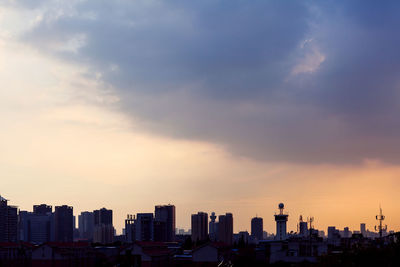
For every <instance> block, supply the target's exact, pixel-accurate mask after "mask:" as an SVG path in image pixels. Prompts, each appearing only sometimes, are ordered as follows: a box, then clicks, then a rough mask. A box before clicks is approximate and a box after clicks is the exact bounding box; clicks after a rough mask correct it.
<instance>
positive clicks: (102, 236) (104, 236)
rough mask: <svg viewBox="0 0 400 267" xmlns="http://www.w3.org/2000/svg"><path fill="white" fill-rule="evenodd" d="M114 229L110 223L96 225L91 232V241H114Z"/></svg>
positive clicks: (104, 242) (107, 242)
mask: <svg viewBox="0 0 400 267" xmlns="http://www.w3.org/2000/svg"><path fill="white" fill-rule="evenodd" d="M114 233H115V229H114V227H113V226H112V225H111V224H99V225H96V226H95V228H94V232H93V242H94V243H101V244H110V243H112V242H114Z"/></svg>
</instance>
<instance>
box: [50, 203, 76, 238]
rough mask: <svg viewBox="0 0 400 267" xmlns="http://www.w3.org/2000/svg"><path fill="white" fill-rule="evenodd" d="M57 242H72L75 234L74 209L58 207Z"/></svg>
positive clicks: (56, 211) (56, 212)
mask: <svg viewBox="0 0 400 267" xmlns="http://www.w3.org/2000/svg"><path fill="white" fill-rule="evenodd" d="M54 228H55V241H57V242H72V241H73V234H74V215H73V208H72V207H70V206H67V205H63V206H56V207H55V211H54Z"/></svg>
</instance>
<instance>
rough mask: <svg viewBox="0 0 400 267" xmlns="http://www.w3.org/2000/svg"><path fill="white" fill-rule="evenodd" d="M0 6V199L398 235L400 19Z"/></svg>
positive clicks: (388, 5)
mask: <svg viewBox="0 0 400 267" xmlns="http://www.w3.org/2000/svg"><path fill="white" fill-rule="evenodd" d="M357 2H359V1H338V2H335V3H336V5H335V8H333V7H332V6H330V5H329V4H328V3H330V1H328V2H324V3H321V2H319V1H304V2H300V1H293V2H283V1H207V0H206V1H199V2H192V1H178V0H176V1H175V0H174V1H158V0H154V1H98V0H71V1H51V0H48V1H46V0H41V1H17V0H15V1H7V0H3V1H0V81H1V89H0V114H1V115H0V123H1V131H0V151H1V152H0V170H1V175H2V178H1V180H0V193H1V195H2V196H6V197H7V198H8V199H10V202H11V203H12V204H13V205H17V206H19V207H20V208H21V209H25V210H26V209H28V210H30V209H31V207H32V205H33V204H40V203H49V204H50V203H51V204H53V205H58V204H68V205H71V206H74V213H75V214H78V213H80V212H81V211H84V210H93V209H95V208H99V207H103V206H104V207H107V208H111V209H113V210H114V216H115V219H114V221H115V226H116V229H117V232H121V229H122V227H123V220H124V218H125V216H126V214H129V213H136V212H143V211H153V209H154V205H157V204H167V203H173V204H174V205H175V206H176V210H177V227H180V228H185V229H187V228H189V227H190V217H189V214H191V213H195V212H197V211H200V210H203V211H207V212H209V213H211V212H212V211H215V212H216V213H225V212H232V213H233V214H234V229H235V231H238V230H246V229H247V230H249V228H250V218H251V217H253V216H255V215H256V214H257V215H258V216H262V217H263V218H264V228H265V230H266V231H267V232H273V231H274V225H275V222H274V220H273V214H274V212H275V211H276V206H277V203H279V202H285V205H286V211H287V212H288V213H289V216H290V217H289V222H288V228H289V230H293V231H295V230H296V223H297V219H298V217H299V215H301V214H302V215H303V216H314V217H315V224H316V226H317V227H320V228H321V229H322V228H324V229H326V227H327V226H328V225H336V226H338V227H339V228H343V227H345V226H349V227H350V228H354V229H356V228H357V227H359V223H360V222H365V223H366V224H367V228H369V229H371V230H372V228H373V226H374V225H375V224H376V221H375V215H376V214H377V213H378V211H379V205H382V207H383V208H384V210H385V214H386V217H387V220H386V223H387V224H388V226H389V228H390V229H393V230H397V231H398V230H400V223H399V221H400V215H399V214H400V212H399V207H398V203H400V195H399V193H398V192H399V189H400V179H399V175H400V165H399V163H400V157H399V155H400V154H399V151H400V138H399V136H400V120H399V115H398V114H400V105H399V103H400V101H399V99H400V88H399V85H400V79H399V77H400V76H399V70H400V53H399V52H398V47H400V35H399V34H398V29H399V26H400V17H399V16H398V14H399V9H400V3H398V2H394V1H387V2H383V3H379V4H378V3H375V2H372V1H371V2H370V1H365V2H362V3H363V4H358V5H356V3H357Z"/></svg>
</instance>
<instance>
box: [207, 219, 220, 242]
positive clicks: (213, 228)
mask: <svg viewBox="0 0 400 267" xmlns="http://www.w3.org/2000/svg"><path fill="white" fill-rule="evenodd" d="M216 218H217V216H215V212H212V213H211V215H210V223H209V229H208V230H209V237H210V240H212V241H217V233H218V222H216V221H215V219H216Z"/></svg>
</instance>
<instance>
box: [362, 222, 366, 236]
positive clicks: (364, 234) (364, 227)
mask: <svg viewBox="0 0 400 267" xmlns="http://www.w3.org/2000/svg"><path fill="white" fill-rule="evenodd" d="M360 233H361V234H362V235H363V237H366V236H367V229H366V226H365V223H360Z"/></svg>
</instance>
